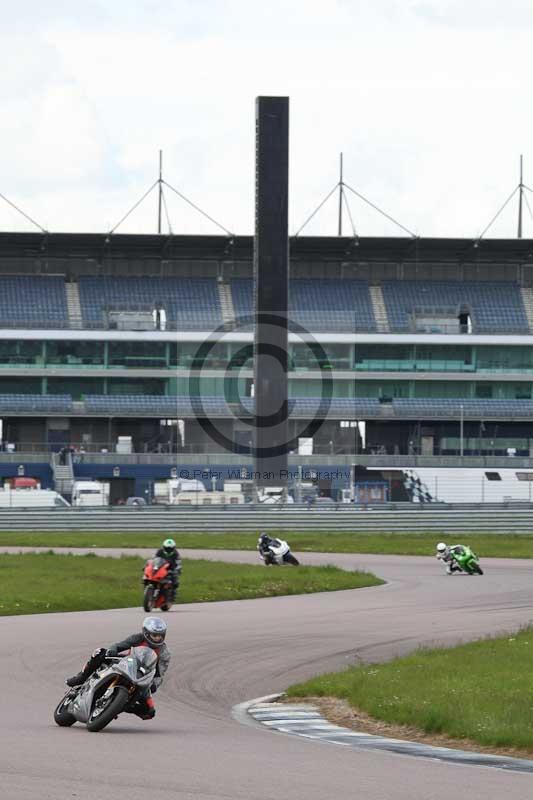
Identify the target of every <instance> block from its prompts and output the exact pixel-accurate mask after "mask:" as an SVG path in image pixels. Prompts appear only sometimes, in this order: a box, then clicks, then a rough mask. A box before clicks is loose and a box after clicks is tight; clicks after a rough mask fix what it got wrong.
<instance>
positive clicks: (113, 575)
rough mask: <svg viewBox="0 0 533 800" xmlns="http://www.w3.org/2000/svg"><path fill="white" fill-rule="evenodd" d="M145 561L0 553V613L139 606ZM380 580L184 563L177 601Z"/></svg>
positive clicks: (329, 571)
mask: <svg viewBox="0 0 533 800" xmlns="http://www.w3.org/2000/svg"><path fill="white" fill-rule="evenodd" d="M143 565H144V559H141V558H138V557H136V556H124V557H122V558H118V559H117V558H102V557H99V556H96V555H94V554H93V553H89V554H88V555H84V556H74V555H55V554H53V553H50V552H47V553H39V554H27V555H18V554H17V555H0V616H2V615H4V616H6V615H13V614H39V613H45V612H50V611H89V610H92V609H105V608H125V607H131V606H139V607H141V605H142V594H143V587H142V584H141V575H142V568H143ZM381 583H383V581H382V580H380V579H379V578H376V577H375V576H374V575H372V574H370V573H364V572H348V571H346V570H341V569H337V568H336V567H298V568H294V567H283V568H279V569H278V568H270V569H267V568H266V567H262V566H248V565H245V564H225V563H222V562H219V561H203V560H198V561H187V560H186V561H184V568H183V574H182V580H181V586H180V590H179V593H178V603H197V602H212V601H215V600H242V599H246V598H255V597H273V596H276V595H288V594H306V593H308V592H330V591H335V590H338V589H359V588H362V587H365V586H378V585H379V584H381Z"/></svg>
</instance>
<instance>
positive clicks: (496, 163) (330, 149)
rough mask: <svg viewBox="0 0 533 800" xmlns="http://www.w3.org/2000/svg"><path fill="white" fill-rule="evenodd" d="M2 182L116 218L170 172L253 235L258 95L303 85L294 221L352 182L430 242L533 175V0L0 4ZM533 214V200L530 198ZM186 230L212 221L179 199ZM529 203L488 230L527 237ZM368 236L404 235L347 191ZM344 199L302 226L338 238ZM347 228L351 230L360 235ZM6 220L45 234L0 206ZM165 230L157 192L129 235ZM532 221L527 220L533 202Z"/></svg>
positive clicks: (92, 220) (58, 209)
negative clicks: (339, 184) (521, 166)
mask: <svg viewBox="0 0 533 800" xmlns="http://www.w3.org/2000/svg"><path fill="white" fill-rule="evenodd" d="M0 11H1V17H0V18H1V20H2V23H1V26H0V48H1V52H2V67H3V68H2V71H1V77H0V125H1V131H2V134H1V143H2V147H1V151H0V158H1V167H0V192H1V193H2V194H4V195H6V196H7V197H9V198H10V199H11V200H12V201H13V202H15V203H16V204H17V205H20V206H21V207H22V208H24V209H25V210H26V211H27V213H28V214H30V215H31V216H32V217H34V218H35V219H36V220H37V221H38V222H39V223H40V224H41V225H42V226H43V227H45V228H47V229H49V230H51V231H61V230H64V231H104V230H109V229H110V228H112V227H113V226H114V225H115V224H116V223H117V222H118V221H119V219H120V218H121V217H122V216H123V214H124V213H125V212H126V211H127V210H128V208H129V207H131V206H132V205H133V204H134V203H135V202H136V200H137V199H139V197H140V196H141V195H142V193H143V192H144V191H145V190H146V189H147V188H148V187H149V186H150V185H151V183H152V182H153V181H154V180H155V179H156V177H157V160H158V150H159V148H161V149H162V150H163V151H164V176H165V178H166V180H167V181H168V182H169V183H171V184H172V185H174V186H175V187H176V188H177V189H179V190H180V191H181V192H183V193H184V194H186V195H187V196H188V197H190V199H191V200H193V201H194V202H195V203H197V204H198V205H200V206H201V207H202V208H204V209H205V210H206V211H207V212H208V213H209V214H210V215H211V216H213V217H214V218H215V219H218V220H220V222H221V223H222V224H223V225H224V226H225V227H226V228H229V229H230V230H231V231H234V232H236V233H242V234H245V233H251V232H252V231H253V213H254V209H253V181H254V160H253V157H254V98H255V97H256V96H257V95H260V94H280V95H288V96H290V103H291V105H290V114H291V122H290V125H291V162H290V164H291V166H290V225H291V232H294V231H295V230H296V229H297V228H298V227H299V226H300V225H301V224H302V223H303V221H304V220H305V219H306V217H307V216H308V215H309V214H310V213H311V211H312V210H313V208H315V207H316V206H317V205H318V204H319V202H320V201H321V200H322V199H323V197H325V195H326V194H327V192H328V191H329V190H330V189H331V188H332V187H333V186H334V185H335V183H336V181H337V172H338V159H339V153H340V151H343V152H344V161H345V180H346V182H347V183H349V184H350V185H352V186H353V187H354V188H356V189H357V190H358V191H359V192H361V193H362V194H364V195H366V196H367V197H368V198H369V199H370V200H371V201H372V202H374V203H376V204H377V205H379V206H380V207H382V208H383V209H384V210H385V211H387V212H388V213H389V214H391V215H392V216H393V217H395V218H397V219H398V220H399V221H400V222H402V223H403V224H404V225H405V226H406V227H407V228H409V229H410V230H412V231H414V232H415V233H417V234H419V235H421V236H476V235H478V234H479V233H480V232H481V231H482V230H483V228H484V227H485V226H486V224H487V223H488V222H489V221H490V219H491V217H492V216H493V214H494V213H495V212H496V211H497V210H498V208H499V206H501V205H502V204H503V202H504V201H505V199H506V198H507V197H508V195H509V194H510V193H511V191H512V190H513V188H514V187H515V186H516V184H517V183H518V161H519V155H520V153H523V154H524V159H525V182H526V183H528V184H529V185H530V186H532V188H533V102H532V88H531V84H532V80H531V66H532V64H531V61H532V58H531V42H532V38H531V37H532V33H533V30H532V29H533V3H532V2H531V0H505V2H504V1H503V0H327V1H326V0H263V1H261V0H259V1H257V0H83V2H80V0H47V2H46V3H45V2H43V1H42V0H18V2H16V3H13V2H12V0H0ZM529 197H530V205H531V207H532V209H533V194H531V195H530V196H529ZM167 199H168V207H169V214H170V219H171V223H172V228H173V231H174V233H209V232H211V233H216V232H217V229H216V228H214V227H213V226H212V225H210V224H209V223H207V222H206V221H205V220H203V219H202V218H200V217H198V216H197V215H196V214H194V212H192V211H191V210H190V209H189V208H187V206H186V205H184V204H183V203H182V202H181V201H179V199H178V198H177V197H175V196H173V195H172V194H171V193H167ZM515 201H516V198H515V200H513V202H512V204H511V205H509V207H508V208H507V210H506V211H505V212H504V214H503V215H502V217H501V220H500V221H498V223H497V224H495V226H494V227H493V229H491V232H490V233H491V234H492V235H499V236H514V235H516V217H517V202H515ZM350 206H351V211H352V215H353V218H354V222H355V224H356V228H357V232H358V234H359V235H361V236H364V235H396V233H397V232H398V231H397V229H395V228H394V227H393V226H391V224H390V223H388V222H386V221H385V220H383V218H381V217H379V215H376V214H375V212H372V211H369V209H368V208H365V206H364V205H363V204H361V202H360V201H358V200H356V199H355V198H353V201H352V200H350ZM336 213H337V212H336V203H335V202H334V201H333V200H330V201H329V203H328V204H327V205H326V206H325V207H324V208H323V210H322V211H321V213H320V215H319V216H317V218H316V219H315V220H313V222H312V223H311V224H310V225H309V227H308V228H307V229H306V232H307V233H310V234H334V233H336ZM348 228H349V225H348V226H347V229H348ZM0 229H2V230H31V229H32V227H31V226H30V225H29V224H28V223H27V222H26V221H25V220H23V219H22V218H20V217H18V216H17V215H16V214H15V213H14V212H13V211H12V210H11V209H10V208H8V207H7V206H6V205H5V204H4V203H3V202H2V201H1V200H0ZM155 229H156V197H155V194H154V195H152V196H151V197H149V198H148V199H147V200H146V201H145V202H144V204H143V205H141V206H140V208H139V209H137V211H136V212H135V213H134V214H132V216H131V218H130V219H129V220H128V221H127V222H126V223H124V225H123V226H121V228H120V229H119V230H122V231H124V232H141V233H148V232H152V231H155ZM525 234H526V235H529V236H533V222H532V220H531V217H530V215H529V212H528V209H527V207H526V209H525Z"/></svg>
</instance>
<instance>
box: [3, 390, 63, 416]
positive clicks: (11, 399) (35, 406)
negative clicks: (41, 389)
mask: <svg viewBox="0 0 533 800" xmlns="http://www.w3.org/2000/svg"><path fill="white" fill-rule="evenodd" d="M32 411H35V412H42V413H54V412H55V413H57V412H59V413H70V412H71V411H72V397H71V396H70V395H69V394H49V395H40V394H0V413H3V414H17V413H19V412H20V413H31V412H32Z"/></svg>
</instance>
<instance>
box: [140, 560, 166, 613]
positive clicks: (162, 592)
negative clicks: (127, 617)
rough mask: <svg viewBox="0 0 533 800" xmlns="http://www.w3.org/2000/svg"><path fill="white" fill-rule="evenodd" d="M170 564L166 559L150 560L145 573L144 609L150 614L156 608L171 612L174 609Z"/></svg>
mask: <svg viewBox="0 0 533 800" xmlns="http://www.w3.org/2000/svg"><path fill="white" fill-rule="evenodd" d="M170 569H171V567H170V564H169V562H168V561H166V559H164V558H157V557H156V558H150V559H149V560H148V561H147V562H146V564H145V566H144V573H143V583H144V598H143V608H144V610H145V611H146V612H148V613H150V611H152V610H153V609H154V608H160V609H161V611H169V609H170V608H171V607H172V603H173V597H172V578H171V577H170Z"/></svg>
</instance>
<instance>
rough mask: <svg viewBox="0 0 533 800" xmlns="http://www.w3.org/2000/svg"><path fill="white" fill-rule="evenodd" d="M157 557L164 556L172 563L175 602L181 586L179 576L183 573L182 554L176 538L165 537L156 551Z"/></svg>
mask: <svg viewBox="0 0 533 800" xmlns="http://www.w3.org/2000/svg"><path fill="white" fill-rule="evenodd" d="M155 558H164V559H165V561H168V562H169V564H170V573H169V576H170V579H171V581H172V597H171V600H172V602H174V600H175V599H176V592H177V590H178V586H179V576H180V573H181V556H180V554H179V550H178V548H177V547H176V542H175V541H174V539H165V541H164V542H163V546H162V547H160V548H159V550H157V551H156V554H155Z"/></svg>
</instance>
